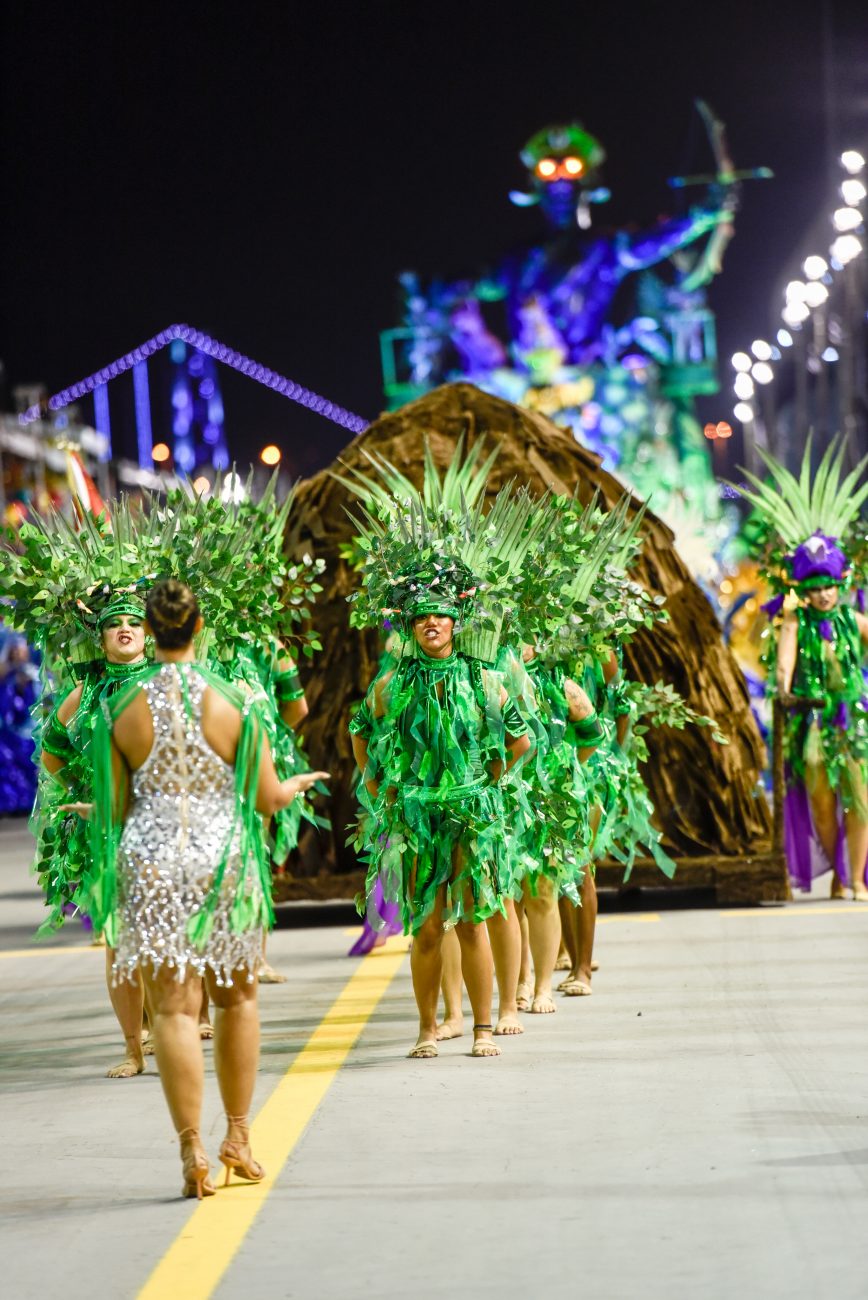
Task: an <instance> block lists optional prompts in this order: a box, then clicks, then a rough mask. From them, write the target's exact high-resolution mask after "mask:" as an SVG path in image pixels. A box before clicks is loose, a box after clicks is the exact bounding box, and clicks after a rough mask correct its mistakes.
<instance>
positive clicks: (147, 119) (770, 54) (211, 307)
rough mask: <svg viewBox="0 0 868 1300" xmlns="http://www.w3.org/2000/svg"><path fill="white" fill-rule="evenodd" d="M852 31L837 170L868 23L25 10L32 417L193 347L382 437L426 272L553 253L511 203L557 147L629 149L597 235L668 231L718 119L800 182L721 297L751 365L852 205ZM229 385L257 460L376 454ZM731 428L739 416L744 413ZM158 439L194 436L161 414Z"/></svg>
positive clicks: (740, 158) (497, 13)
mask: <svg viewBox="0 0 868 1300" xmlns="http://www.w3.org/2000/svg"><path fill="white" fill-rule="evenodd" d="M824 10H827V11H828V14H829V15H830V17H831V25H832V28H833V33H834V54H835V63H834V68H833V72H834V76H833V84H834V88H835V100H836V102H835V104H834V109H835V114H836V116H837V125H835V123H834V122H833V126H832V137H833V138H832V145H833V146H834V149H835V151H838V150H839V149H840V148H841V147H846V146H848V145H850V146H852V145H856V146H857V147H862V148H863V149H864V146H865V144H866V143H868V18H866V16H865V6H864V5H863V4H859V3H852V4H848V5H845V4H843V3H836V4H829V5H827V6H824V5H823V4H822V3H819V0H818V3H804V2H800V3H790V4H782V3H771V4H760V3H753V4H750V5H747V4H744V3H736V4H730V5H719V4H711V3H705V2H699V0H698V2H697V3H696V4H694V5H691V6H688V5H672V4H670V5H663V4H658V3H654V4H652V3H643V4H636V3H625V4H616V3H612V2H611V0H610V2H609V3H599V4H598V5H596V6H591V5H582V4H578V3H570V4H562V3H551V2H549V3H546V2H545V0H543V2H542V3H539V4H523V5H517V4H506V3H501V4H490V3H473V0H465V3H463V4H453V3H451V2H449V3H443V2H442V0H441V2H440V3H438V4H436V5H422V4H414V3H412V0H404V2H403V3H394V2H393V0H385V2H384V0H371V2H369V3H367V4H359V5H350V4H339V5H338V4H328V3H318V4H317V3H312V4H305V5H300V4H294V3H290V4H283V5H278V4H268V5H265V4H258V3H245V4H221V3H216V2H214V0H212V3H208V4H198V3H175V4H173V5H171V6H169V5H161V4H159V3H157V4H148V5H136V6H132V5H125V4H113V5H111V6H109V5H98V4H88V5H61V4H53V5H46V4H39V3H34V4H31V5H25V4H16V5H9V6H7V7H6V17H5V20H4V30H3V33H2V36H3V39H2V50H3V53H2V56H0V58H2V78H0V95H2V131H3V144H4V149H3V173H4V174H3V179H4V186H3V189H4V198H3V222H4V227H5V232H4V237H3V239H2V245H0V257H2V270H0V291H2V297H3V322H2V324H3V336H2V341H0V357H2V359H3V361H4V363H5V366H6V376H7V378H6V392H7V400H8V394H9V393H10V392H11V388H12V387H13V386H14V385H15V384H18V383H24V382H35V381H43V382H44V383H45V384H47V386H48V388H49V391H51V392H53V391H55V390H56V389H58V388H60V387H62V386H63V385H65V384H67V383H70V382H72V381H74V380H76V379H78V378H81V377H82V376H83V375H85V374H87V373H89V372H90V371H92V370H94V369H96V368H97V367H98V366H100V365H102V364H104V363H105V362H107V361H109V360H111V359H113V358H114V357H115V356H117V355H119V354H120V353H121V352H123V351H125V350H126V349H127V348H129V347H132V346H134V345H135V344H136V343H138V342H140V341H142V340H143V339H144V338H146V337H147V336H148V335H150V334H152V333H155V332H156V331H157V330H159V329H160V328H162V327H163V326H165V325H167V324H169V323H171V322H174V321H186V322H189V323H190V324H193V325H196V326H198V327H199V328H201V329H204V330H206V331H207V332H209V333H213V334H214V335H216V336H217V337H218V338H220V339H222V340H224V341H226V342H228V343H230V344H232V345H233V346H235V347H237V348H239V349H241V350H242V351H245V352H247V353H248V354H250V355H251V356H253V357H255V358H256V359H257V360H260V361H263V362H265V363H266V364H270V365H272V366H273V367H274V368H276V369H277V370H280V371H282V372H283V373H285V374H287V375H289V376H290V377H291V378H293V379H295V380H297V381H299V382H300V383H302V384H305V385H306V386H308V387H310V388H313V389H314V390H316V391H318V392H321V393H324V394H325V395H326V396H328V397H330V398H332V399H333V400H335V401H337V402H340V403H341V404H343V405H345V406H348V407H349V408H350V409H351V410H354V411H357V412H359V413H360V414H361V415H363V416H365V417H373V416H375V415H376V414H377V413H378V411H379V410H380V409H381V405H382V402H381V392H380V370H379V349H378V338H377V335H378V331H379V330H380V329H382V328H385V327H388V326H390V325H393V324H397V323H398V320H397V306H398V296H397V292H396V285H395V280H396V275H397V274H398V272H399V271H401V270H402V269H405V268H410V267H412V268H415V269H418V270H419V271H421V272H422V273H424V274H432V273H436V272H443V273H446V274H461V273H472V272H474V271H477V270H480V269H481V268H483V267H484V266H486V265H490V264H491V263H492V262H494V261H495V260H496V259H497V257H498V255H499V254H501V253H503V252H504V251H506V250H508V249H509V248H511V247H513V246H514V245H516V244H518V243H521V242H524V241H525V240H528V239H531V238H532V237H533V235H534V234H535V233H536V232H537V231H538V230H539V222H540V220H541V219H540V218H539V216H538V215H537V214H536V213H535V212H534V211H533V210H525V211H522V210H520V209H517V208H514V207H512V206H511V204H510V203H509V202H508V200H507V193H508V191H509V190H510V189H511V188H520V187H521V186H522V184H523V180H524V173H523V169H522V167H521V164H520V163H519V161H518V158H517V152H518V150H519V148H520V147H521V145H522V144H523V143H524V141H525V140H526V139H527V138H528V136H529V135H531V134H532V133H533V132H534V131H535V130H537V129H538V128H539V127H541V126H544V125H547V124H549V123H551V122H554V121H558V120H565V119H566V120H569V119H573V118H575V119H578V120H580V121H581V122H582V123H583V124H584V125H585V127H586V128H587V129H588V130H590V131H591V132H592V133H593V134H595V135H596V136H597V137H598V138H599V139H600V140H601V141H602V142H603V144H604V145H605V148H606V150H607V153H608V162H607V164H606V166H605V169H604V178H605V181H606V183H607V184H608V185H609V187H610V188H611V190H612V193H613V199H612V202H611V203H609V204H608V205H607V206H606V207H605V208H604V209H599V208H598V209H596V210H595V220H596V222H597V223H599V224H601V225H609V224H622V223H649V222H653V220H654V219H655V218H656V217H657V216H658V215H660V214H662V213H665V212H671V211H673V210H674V199H673V196H672V193H671V191H669V190H668V189H667V188H666V185H665V179H666V177H667V176H670V175H672V174H674V173H680V172H682V171H700V170H703V171H704V170H706V169H707V168H709V166H710V154H709V150H708V145H707V141H706V139H705V138H704V136H703V133H702V129H701V126H700V124H699V121H698V118H697V116H696V114H695V111H694V110H693V108H692V100H693V98H694V96H697V95H701V96H703V97H704V98H706V99H707V100H708V101H709V102H710V103H711V104H712V106H713V107H714V108H715V109H716V111H717V113H718V114H719V116H721V117H722V118H723V119H724V120H725V121H726V123H727V125H728V127H729V135H730V144H731V149H732V153H733V155H734V158H735V161H736V163H737V165H739V166H755V165H759V164H765V165H767V166H770V167H772V168H773V169H774V170H775V172H776V177H777V178H776V180H775V181H773V182H761V183H752V184H750V185H747V186H745V188H744V191H743V201H742V209H741V212H740V213H739V217H738V222H737V234H736V238H735V240H734V241H733V243H732V244H731V245H730V248H729V251H728V253H727V260H726V268H725V272H724V275H723V276H722V277H721V278H720V279H719V280H718V281H716V283H715V285H714V287H713V289H712V292H711V301H712V305H713V306H714V307H715V309H716V311H717V312H718V317H719V333H720V350H721V355H722V357H723V358H724V360H725V361H727V359H728V357H729V355H730V353H731V352H732V351H733V350H734V349H736V348H738V347H742V346H744V345H745V343H746V342H749V341H750V339H752V338H754V337H756V336H757V334H761V333H763V332H764V331H766V330H768V329H769V328H770V323H771V321H772V320H773V319H774V316H773V309H774V311H775V312H776V310H777V303H778V298H777V294H778V290H779V286H780V283H781V281H782V278H784V279H785V278H789V275H791V274H792V273H793V272H794V271H795V269H796V259H797V258H798V257H799V256H801V255H803V254H804V253H805V252H808V251H810V242H811V240H810V234H811V227H812V225H813V224H814V223H815V222H816V221H817V219H818V218H820V217H822V216H823V215H824V214H826V213H828V211H829V208H830V202H831V194H832V190H831V181H830V171H829V167H828V154H829V150H828V148H827V115H826V113H825V101H824V79H823V50H824V41H823V15H824ZM826 229H827V228H826V227H824V226H822V225H820V226H819V227H818V228H817V234H816V238H815V241H814V242H816V243H817V247H818V249H819V251H825V247H826V246H827V244H828V235H827V233H826ZM788 273H789V274H788ZM728 369H729V368H728V364H726V365H725V366H724V367H723V370H724V378H725V379H726V380H727V381H728ZM221 379H222V381H223V387H224V396H225V400H226V408H227V432H228V435H229V441H230V448H231V450H232V452H233V454H234V455H235V456H237V457H238V458H239V459H244V458H245V457H246V456H248V455H251V454H252V455H255V454H256V452H257V451H258V449H259V448H260V447H261V446H262V444H263V443H264V442H266V441H270V440H272V439H273V440H275V441H277V442H279V443H280V444H281V445H282V446H283V448H284V449H285V451H286V453H287V463H288V464H289V465H290V466H291V467H293V468H295V469H297V470H300V471H309V470H311V469H313V468H316V467H318V466H320V465H322V464H324V463H326V462H327V461H328V460H329V459H331V457H332V455H333V454H334V453H335V452H336V451H337V450H338V449H339V448H340V447H341V446H342V445H343V444H344V443H345V442H346V441H347V437H348V435H347V434H346V433H345V432H344V431H343V430H341V429H338V428H336V427H335V426H332V425H329V424H327V423H326V422H325V421H323V420H321V419H320V418H318V417H315V416H312V415H309V414H307V413H304V412H302V411H300V410H299V409H298V408H297V407H296V406H294V405H293V404H290V403H288V402H287V401H286V400H285V399H281V398H279V397H277V396H275V395H274V394H271V393H268V392H265V391H259V390H258V389H257V388H256V386H255V385H254V384H253V383H252V382H250V381H245V380H239V379H234V380H233V379H231V378H230V377H229V376H227V375H226V373H225V371H221ZM727 387H728V383H727ZM717 405H718V406H719V408H720V418H725V417H726V415H727V413H728V411H729V409H730V399H729V396H728V393H727V392H724V393H722V394H721V396H720V399H719V402H718V403H717ZM86 414H87V416H88V418H90V412H89V411H87V412H86ZM155 425H156V426H157V427H155V435H156V434H159V433H160V432H167V430H165V429H163V430H161V429H160V428H159V414H158V412H156V411H155ZM128 432H131V430H129V431H128ZM120 436H121V437H123V430H122V429H121V431H120ZM131 449H132V448H131V447H130V448H129V450H131Z"/></svg>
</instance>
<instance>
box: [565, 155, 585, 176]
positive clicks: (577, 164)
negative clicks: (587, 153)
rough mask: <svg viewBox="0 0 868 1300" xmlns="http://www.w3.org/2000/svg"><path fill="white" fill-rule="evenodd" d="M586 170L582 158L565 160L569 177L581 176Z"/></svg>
mask: <svg viewBox="0 0 868 1300" xmlns="http://www.w3.org/2000/svg"><path fill="white" fill-rule="evenodd" d="M583 170H584V167H583V164H582V160H581V158H565V159H564V171H565V172H566V173H567V175H568V176H581V174H582V172H583Z"/></svg>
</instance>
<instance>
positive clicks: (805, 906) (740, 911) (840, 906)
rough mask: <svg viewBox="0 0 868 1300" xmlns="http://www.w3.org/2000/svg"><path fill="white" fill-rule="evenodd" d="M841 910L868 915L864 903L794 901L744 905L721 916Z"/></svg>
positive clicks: (836, 912) (825, 913)
mask: <svg viewBox="0 0 868 1300" xmlns="http://www.w3.org/2000/svg"><path fill="white" fill-rule="evenodd" d="M841 912H861V913H862V915H863V916H868V905H866V904H865V903H850V904H848V903H832V904H831V905H830V906H828V907H822V906H821V907H816V906H815V905H814V904H813V903H796V904H795V906H793V905H790V906H789V907H745V908H736V909H733V911H731V912H730V911H725V912H721V913H720V915H721V916H726V917H729V916H795V917H799V916H838V915H839V913H841Z"/></svg>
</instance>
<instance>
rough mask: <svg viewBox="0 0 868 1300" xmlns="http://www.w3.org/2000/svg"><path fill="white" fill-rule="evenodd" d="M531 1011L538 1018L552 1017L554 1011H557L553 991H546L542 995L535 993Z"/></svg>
mask: <svg viewBox="0 0 868 1300" xmlns="http://www.w3.org/2000/svg"><path fill="white" fill-rule="evenodd" d="M530 1009H531V1011H533V1012H534V1014H535V1015H538V1016H550V1015H551V1014H552V1012H553V1011H557V1006H556V1004H555V1000H554V998H553V997H552V991H551V989H544V990H543V991H542V992H541V993H535V994H534V998H533V1002H532V1003H531V1005H530Z"/></svg>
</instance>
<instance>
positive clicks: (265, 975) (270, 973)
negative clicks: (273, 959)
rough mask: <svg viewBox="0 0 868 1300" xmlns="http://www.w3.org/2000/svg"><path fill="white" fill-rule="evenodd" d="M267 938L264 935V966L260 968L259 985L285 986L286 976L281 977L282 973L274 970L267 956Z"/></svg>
mask: <svg viewBox="0 0 868 1300" xmlns="http://www.w3.org/2000/svg"><path fill="white" fill-rule="evenodd" d="M266 938H267V935H266V934H263V936H262V964H261V965H260V967H259V973H258V975H257V978H258V980H259V983H260V984H285V983H286V976H285V975H281V973H280V971H276V970H275V969H274V967H273V966H272V965H270V964H269V961H268V958H267V957H266V955H265V941H266Z"/></svg>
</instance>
